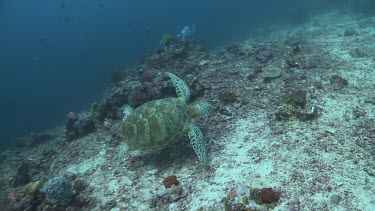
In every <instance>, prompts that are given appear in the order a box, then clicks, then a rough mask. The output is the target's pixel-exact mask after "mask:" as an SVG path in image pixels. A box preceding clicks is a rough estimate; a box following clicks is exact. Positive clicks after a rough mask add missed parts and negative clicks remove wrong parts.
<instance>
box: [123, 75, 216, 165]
mask: <svg viewBox="0 0 375 211" xmlns="http://www.w3.org/2000/svg"><path fill="white" fill-rule="evenodd" d="M165 74H166V75H167V76H168V77H169V78H170V79H171V80H172V83H173V86H174V87H175V89H176V93H177V98H164V99H158V100H153V101H150V102H147V103H145V104H143V105H141V106H139V107H138V108H137V109H135V110H133V109H132V108H131V107H128V106H127V107H125V109H124V118H123V121H122V123H121V126H120V131H119V135H120V137H121V138H122V140H123V141H124V144H122V145H121V149H120V156H123V155H124V153H125V152H126V151H128V150H133V149H135V150H140V151H141V152H145V153H150V152H157V151H160V150H162V149H164V148H166V147H168V146H169V145H170V144H171V143H173V142H174V141H177V140H178V139H179V138H180V137H181V136H182V135H184V134H187V135H188V137H189V139H190V143H191V145H192V146H193V149H194V151H195V153H196V154H197V156H198V160H199V161H200V162H201V163H203V164H207V152H206V144H205V141H204V138H203V134H202V131H201V130H200V129H199V128H198V127H197V126H195V125H193V124H192V123H191V119H192V118H194V117H196V116H200V115H204V114H207V113H209V112H210V111H211V110H212V106H211V105H210V104H209V103H208V102H200V103H197V104H192V105H191V104H188V103H187V101H188V100H189V98H190V90H189V88H188V86H187V85H186V84H185V82H184V81H182V80H181V79H180V78H179V77H177V76H176V75H174V74H172V73H169V72H166V73H165Z"/></svg>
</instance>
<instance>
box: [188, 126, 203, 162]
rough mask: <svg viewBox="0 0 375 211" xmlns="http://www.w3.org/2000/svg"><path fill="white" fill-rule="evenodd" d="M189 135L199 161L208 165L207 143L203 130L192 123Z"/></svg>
mask: <svg viewBox="0 0 375 211" xmlns="http://www.w3.org/2000/svg"><path fill="white" fill-rule="evenodd" d="M188 136H189V139H190V143H191V145H192V146H193V149H194V151H195V153H196V154H197V156H198V160H199V162H201V163H202V164H203V165H207V151H206V143H205V141H204V138H203V133H202V131H201V130H200V129H199V128H198V127H197V126H195V125H193V124H190V125H189V130H188Z"/></svg>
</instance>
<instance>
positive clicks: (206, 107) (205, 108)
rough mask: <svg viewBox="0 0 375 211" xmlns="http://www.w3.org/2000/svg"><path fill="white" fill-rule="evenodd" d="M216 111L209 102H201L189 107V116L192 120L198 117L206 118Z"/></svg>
mask: <svg viewBox="0 0 375 211" xmlns="http://www.w3.org/2000/svg"><path fill="white" fill-rule="evenodd" d="M213 110H214V107H213V106H212V105H211V104H210V103H209V102H199V103H195V104H192V105H190V106H189V108H188V114H189V116H190V118H194V117H197V116H204V115H207V114H209V113H211V111H213Z"/></svg>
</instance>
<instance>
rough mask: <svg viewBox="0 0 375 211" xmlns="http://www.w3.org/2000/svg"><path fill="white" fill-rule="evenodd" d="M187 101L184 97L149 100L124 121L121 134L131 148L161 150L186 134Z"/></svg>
mask: <svg viewBox="0 0 375 211" xmlns="http://www.w3.org/2000/svg"><path fill="white" fill-rule="evenodd" d="M187 106H188V105H187V104H186V102H184V101H183V100H182V99H180V98H165V99H159V100H154V101H150V102H147V103H145V104H143V105H141V106H140V107H138V108H137V109H135V110H134V111H133V113H131V114H130V115H129V117H128V118H127V119H126V120H125V122H124V123H123V124H122V127H121V130H120V135H121V136H122V138H123V139H124V141H125V143H126V144H127V145H128V147H129V148H130V149H138V150H142V151H145V152H153V151H159V150H161V149H163V148H165V147H167V146H169V144H170V143H171V142H173V141H176V140H177V139H178V138H179V137H180V136H181V135H182V134H184V133H186V129H187V123H189V121H190V118H189V116H188V115H187V112H186V111H187Z"/></svg>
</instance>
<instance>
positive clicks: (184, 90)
mask: <svg viewBox="0 0 375 211" xmlns="http://www.w3.org/2000/svg"><path fill="white" fill-rule="evenodd" d="M165 74H166V75H167V76H168V77H169V78H170V79H171V80H172V83H173V86H174V88H175V89H176V93H177V97H178V98H181V99H183V100H184V101H185V102H187V101H188V100H189V98H190V90H189V87H188V86H187V85H186V84H185V82H184V81H183V80H181V78H179V77H177V76H176V75H175V74H172V73H170V72H166V73H165Z"/></svg>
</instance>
